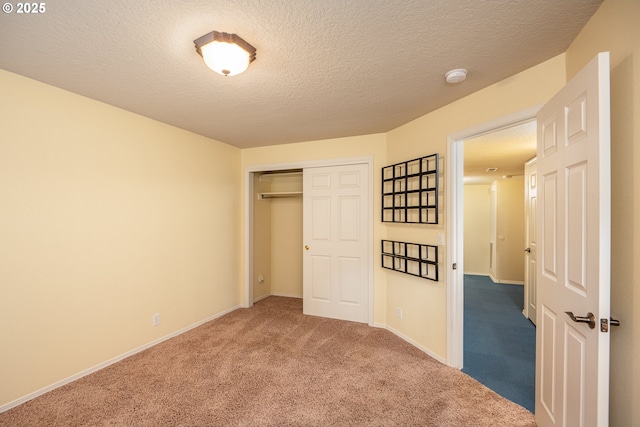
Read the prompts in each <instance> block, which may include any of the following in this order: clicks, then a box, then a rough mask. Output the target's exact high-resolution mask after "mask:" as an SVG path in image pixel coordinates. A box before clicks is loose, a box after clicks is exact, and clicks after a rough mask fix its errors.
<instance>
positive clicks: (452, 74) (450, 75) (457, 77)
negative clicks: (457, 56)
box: [444, 68, 467, 83]
mask: <svg viewBox="0 0 640 427" xmlns="http://www.w3.org/2000/svg"><path fill="white" fill-rule="evenodd" d="M444 78H445V79H446V80H447V83H460V82H463V81H464V80H465V79H466V78H467V70H465V69H464V68H456V69H455V70H451V71H448V72H447V74H445V75H444Z"/></svg>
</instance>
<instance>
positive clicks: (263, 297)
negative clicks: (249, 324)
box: [253, 294, 271, 304]
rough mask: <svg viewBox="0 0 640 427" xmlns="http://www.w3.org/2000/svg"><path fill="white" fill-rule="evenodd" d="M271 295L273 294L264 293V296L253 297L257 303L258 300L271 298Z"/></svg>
mask: <svg viewBox="0 0 640 427" xmlns="http://www.w3.org/2000/svg"><path fill="white" fill-rule="evenodd" d="M270 296H271V294H264V295H262V296H259V297H257V298H254V299H253V303H254V304H255V303H257V302H258V301H261V300H263V299H265V298H269V297H270Z"/></svg>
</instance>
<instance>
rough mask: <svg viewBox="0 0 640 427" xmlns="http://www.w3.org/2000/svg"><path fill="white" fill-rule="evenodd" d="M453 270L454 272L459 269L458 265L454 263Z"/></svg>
mask: <svg viewBox="0 0 640 427" xmlns="http://www.w3.org/2000/svg"><path fill="white" fill-rule="evenodd" d="M451 268H453V269H454V270H457V269H458V263H457V262H454V263H453V265H452V266H451Z"/></svg>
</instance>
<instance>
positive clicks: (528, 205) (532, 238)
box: [524, 157, 538, 325]
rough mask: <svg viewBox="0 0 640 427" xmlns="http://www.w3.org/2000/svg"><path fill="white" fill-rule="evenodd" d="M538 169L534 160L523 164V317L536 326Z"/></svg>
mask: <svg viewBox="0 0 640 427" xmlns="http://www.w3.org/2000/svg"><path fill="white" fill-rule="evenodd" d="M537 170H538V167H537V165H536V158H535V157H534V158H533V159H531V160H529V161H528V162H527V163H525V164H524V185H525V187H524V196H525V206H524V227H525V242H526V245H527V248H526V249H525V250H524V252H525V253H524V292H525V295H524V296H525V298H524V300H525V302H524V304H525V310H524V311H525V315H526V316H527V317H528V318H529V320H531V322H532V323H533V324H534V325H535V324H536V304H537V301H538V295H537V294H538V288H537V282H536V273H537V267H536V263H537V259H538V244H537V240H536V238H537V237H536V228H537V227H536V226H537V218H536V213H537V209H538V206H537V202H538V174H537Z"/></svg>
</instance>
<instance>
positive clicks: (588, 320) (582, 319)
mask: <svg viewBox="0 0 640 427" xmlns="http://www.w3.org/2000/svg"><path fill="white" fill-rule="evenodd" d="M565 313H566V314H567V316H569V317H570V318H571V320H573V321H574V322H578V323H587V324H589V328H591V329H594V328H595V327H596V317H595V316H594V315H593V313H591V312H589V313H587V316H586V317H581V316H574V315H573V313H572V312H570V311H565Z"/></svg>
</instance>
